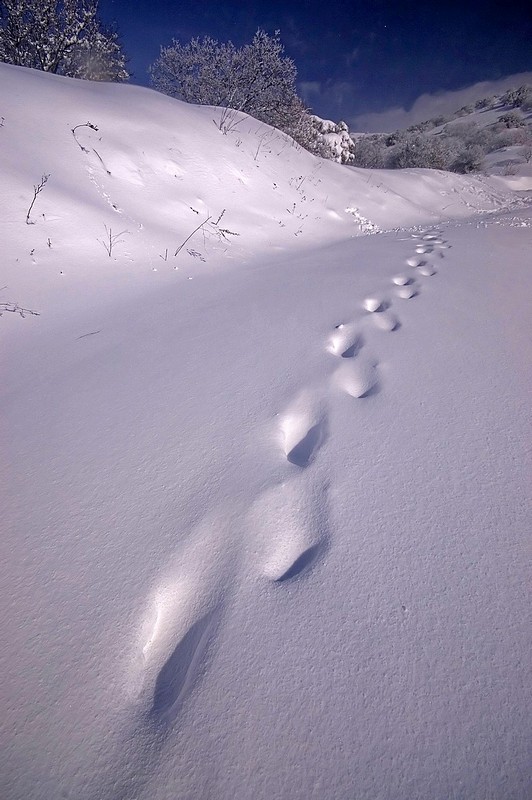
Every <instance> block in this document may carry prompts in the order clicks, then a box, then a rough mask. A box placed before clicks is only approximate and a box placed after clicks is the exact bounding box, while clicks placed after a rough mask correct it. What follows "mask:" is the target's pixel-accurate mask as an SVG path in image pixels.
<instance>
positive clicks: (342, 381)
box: [334, 359, 379, 399]
mask: <svg viewBox="0 0 532 800" xmlns="http://www.w3.org/2000/svg"><path fill="white" fill-rule="evenodd" d="M334 379H335V382H336V384H337V386H339V388H340V389H342V390H343V391H344V392H346V394H348V395H350V396H351V397H355V398H357V399H361V398H365V397H370V396H372V395H374V394H377V392H378V391H379V381H378V374H377V364H376V362H374V361H371V360H369V359H357V360H356V361H354V362H350V361H347V362H345V363H344V364H341V365H340V367H338V369H337V370H336V372H335V374H334Z"/></svg>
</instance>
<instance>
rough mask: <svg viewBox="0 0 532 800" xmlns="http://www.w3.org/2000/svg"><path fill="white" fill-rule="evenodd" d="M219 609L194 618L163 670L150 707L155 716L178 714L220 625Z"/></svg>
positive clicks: (164, 716) (161, 717)
mask: <svg viewBox="0 0 532 800" xmlns="http://www.w3.org/2000/svg"><path fill="white" fill-rule="evenodd" d="M216 616H217V614H216V610H213V611H210V612H208V613H207V614H205V615H204V616H203V617H200V618H199V619H198V620H197V621H196V622H193V623H192V624H191V625H190V627H189V628H188V629H187V631H186V633H185V634H184V635H183V637H182V639H180V641H179V642H178V643H177V645H176V646H175V648H174V649H173V651H172V652H171V653H170V655H169V657H168V658H167V660H166V661H165V663H164V664H163V666H162V667H161V669H160V670H159V672H158V674H157V678H156V680H155V687H154V689H153V698H152V703H151V708H150V714H151V716H152V717H154V718H157V719H159V720H168V719H169V718H173V717H175V715H176V714H177V712H178V711H179V708H180V706H181V703H182V701H183V700H184V699H185V697H186V696H187V695H188V693H189V692H190V690H191V689H192V686H193V685H194V682H195V679H196V675H197V672H198V669H199V667H200V665H201V663H202V661H203V659H204V656H205V654H206V651H207V648H208V646H209V643H210V641H211V638H212V635H213V632H214V628H215V626H216Z"/></svg>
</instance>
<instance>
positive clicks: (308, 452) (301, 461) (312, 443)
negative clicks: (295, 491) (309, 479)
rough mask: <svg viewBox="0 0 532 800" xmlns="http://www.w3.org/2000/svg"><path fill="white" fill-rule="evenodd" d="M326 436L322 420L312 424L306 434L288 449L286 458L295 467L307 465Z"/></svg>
mask: <svg viewBox="0 0 532 800" xmlns="http://www.w3.org/2000/svg"><path fill="white" fill-rule="evenodd" d="M326 437H327V430H326V425H325V422H324V421H323V420H321V421H320V422H318V423H317V424H316V425H313V426H312V428H310V429H309V430H308V431H307V434H306V435H305V436H304V437H303V439H301V441H300V442H298V443H297V444H296V446H295V447H293V448H292V450H290V452H289V453H288V454H287V456H286V458H287V459H288V461H289V462H290V463H291V464H295V465H296V466H297V467H308V465H309V464H310V462H311V461H312V457H313V455H314V453H315V452H316V451H317V450H318V448H319V447H320V446H321V445H322V444H323V442H324V441H325V439H326Z"/></svg>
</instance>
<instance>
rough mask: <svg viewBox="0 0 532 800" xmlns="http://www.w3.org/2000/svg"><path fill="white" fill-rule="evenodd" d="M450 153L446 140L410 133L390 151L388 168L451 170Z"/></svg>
mask: <svg viewBox="0 0 532 800" xmlns="http://www.w3.org/2000/svg"><path fill="white" fill-rule="evenodd" d="M450 160H451V158H450V151H449V147H448V145H447V143H446V140H445V139H440V138H436V137H435V136H426V135H423V134H421V133H409V134H407V135H406V136H404V137H401V138H400V139H399V140H398V141H397V143H396V144H395V145H394V146H393V147H392V148H391V149H390V151H389V153H388V156H387V159H386V166H388V167H391V168H392V169H406V168H413V167H421V168H426V169H449V166H450Z"/></svg>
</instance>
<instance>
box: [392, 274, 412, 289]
mask: <svg viewBox="0 0 532 800" xmlns="http://www.w3.org/2000/svg"><path fill="white" fill-rule="evenodd" d="M392 283H395V285H396V286H408V284H410V283H412V278H410V277H409V276H408V275H405V274H404V273H403V272H402V273H400V274H399V275H394V276H393V278H392Z"/></svg>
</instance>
